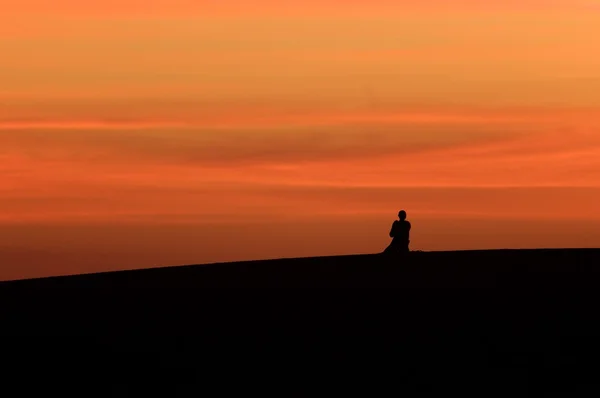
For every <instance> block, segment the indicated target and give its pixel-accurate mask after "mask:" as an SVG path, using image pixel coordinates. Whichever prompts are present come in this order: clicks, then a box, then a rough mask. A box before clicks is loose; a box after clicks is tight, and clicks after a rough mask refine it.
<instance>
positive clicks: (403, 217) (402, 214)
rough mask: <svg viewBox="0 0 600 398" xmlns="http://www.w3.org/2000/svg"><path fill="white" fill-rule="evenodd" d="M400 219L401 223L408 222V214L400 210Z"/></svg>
mask: <svg viewBox="0 0 600 398" xmlns="http://www.w3.org/2000/svg"><path fill="white" fill-rule="evenodd" d="M398 217H399V218H400V220H401V221H404V220H406V212H405V211H404V210H400V212H399V213H398Z"/></svg>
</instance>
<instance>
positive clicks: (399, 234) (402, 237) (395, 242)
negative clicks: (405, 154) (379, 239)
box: [384, 210, 411, 254]
mask: <svg viewBox="0 0 600 398" xmlns="http://www.w3.org/2000/svg"><path fill="white" fill-rule="evenodd" d="M398 218H399V220H396V221H394V223H393V224H392V229H391V230H390V238H392V243H390V245H389V246H388V247H387V248H386V249H385V251H384V253H388V254H403V253H408V251H409V249H408V245H409V244H410V228H411V225H410V222H409V221H407V220H406V212H405V211H404V210H401V211H400V212H399V213H398Z"/></svg>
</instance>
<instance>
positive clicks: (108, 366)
mask: <svg viewBox="0 0 600 398" xmlns="http://www.w3.org/2000/svg"><path fill="white" fill-rule="evenodd" d="M599 286H600V250H595V249H571V250H569V249H563V250H494V251H463V252H411V253H409V254H408V255H405V256H402V257H400V258H397V259H394V258H391V257H389V256H385V255H382V254H379V255H359V256H339V257H321V258H302V259H288V260H270V261H253V262H240V263H225V264H212V265H204V266H184V267H168V268H159V269H148V270H137V271H121V272H110V273H100V274H90V275H78V276H68V277H56V278H43V279H35V280H23V281H11V282H4V283H0V302H1V303H2V305H1V309H0V319H1V320H2V325H1V330H2V331H1V333H2V335H3V336H4V337H5V339H4V341H5V342H8V341H11V342H13V343H15V342H20V343H19V344H21V345H20V346H15V344H12V345H10V346H9V345H7V347H12V348H7V349H6V351H5V352H4V353H3V359H4V361H5V364H6V363H10V364H12V365H11V367H12V368H13V369H18V367H16V365H15V364H17V363H26V364H27V374H28V375H29V377H35V375H36V374H38V373H35V371H36V369H39V374H42V373H44V374H45V373H47V372H49V371H52V370H54V371H57V372H61V373H62V374H63V375H64V374H68V375H69V380H70V381H68V380H65V384H63V385H62V387H61V388H64V386H65V385H71V386H75V384H72V383H74V382H73V380H79V381H81V380H88V383H89V384H88V385H91V386H93V387H89V388H93V389H95V390H98V389H100V390H102V391H105V389H107V388H108V389H109V390H110V391H114V390H116V391H119V392H120V394H121V395H122V396H127V394H126V393H127V392H129V393H131V394H132V395H134V396H138V395H140V396H141V395H144V394H145V391H150V392H157V391H163V392H165V393H167V395H170V396H173V395H178V393H179V392H181V393H182V395H186V396H189V395H190V391H194V393H196V394H199V393H203V392H208V391H209V390H208V388H209V385H213V384H214V383H215V380H217V379H218V380H221V379H220V378H223V377H224V378H225V381H224V382H219V383H217V384H218V388H219V391H220V392H221V393H223V394H224V393H225V392H226V391H231V390H236V391H238V392H239V391H243V392H245V393H248V394H250V393H254V392H259V391H260V392H261V393H262V394H263V395H264V393H268V392H275V393H276V394H280V395H294V396H298V395H302V396H304V395H311V396H312V395H332V394H336V395H339V394H340V393H343V392H344V391H350V392H355V393H362V394H370V395H373V394H375V395H379V394H380V392H382V391H385V392H392V393H403V392H404V393H409V394H411V396H414V395H415V394H416V395H428V394H434V393H435V394H437V393H440V392H443V393H444V394H450V393H460V394H461V395H464V394H465V393H467V392H473V393H474V394H475V395H478V396H490V395H495V394H497V395H498V396H509V394H510V396H511V397H512V396H540V395H543V396H552V394H557V396H559V395H561V394H565V393H568V394H570V395H569V396H578V393H579V392H582V391H585V392H586V393H590V392H591V393H592V394H593V393H594V392H596V393H597V392H598V391H600V389H599V388H598V382H597V377H596V375H597V371H598V370H599V369H598V367H599V366H598V363H599V361H598V360H599V359H600V344H599V342H600V325H599V322H598V320H599V319H600V317H599V316H598V303H599V300H598V299H599V298H600V294H599V289H598V287H599ZM210 287H248V288H259V287H280V288H281V287H303V288H310V287H323V288H331V287H342V288H344V287H378V288H380V289H367V290H356V289H351V290H348V289H293V290H277V289H268V290H265V289H235V290H214V289H206V288H210ZM387 288H395V289H387ZM8 336H13V337H8ZM24 336H30V337H32V336H33V337H34V339H30V340H27V342H24V339H25V337H24ZM40 336H42V337H45V338H44V339H41V340H40ZM48 336H60V337H58V338H50V339H48V338H47V337H48ZM65 336H70V337H68V338H67V337H65ZM15 347H17V348H15ZM11 350H14V353H13V351H11ZM9 358H10V359H9ZM19 361H20V362H19ZM33 364H35V365H36V366H33ZM67 369H68V370H67ZM75 375H78V376H75ZM6 377H7V378H8V376H6ZM61 380H62V379H61ZM69 383H71V384H69ZM115 386H116V387H115ZM73 388H75V387H73ZM161 388H162V389H163V390H161ZM113 389H114V390H113ZM60 391H61V393H64V390H60ZM47 392H48V391H47ZM79 392H80V391H79ZM184 392H185V393H184ZM117 395H118V394H117Z"/></svg>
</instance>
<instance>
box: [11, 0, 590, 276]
mask: <svg viewBox="0 0 600 398" xmlns="http://www.w3.org/2000/svg"><path fill="white" fill-rule="evenodd" d="M401 208H403V209H406V210H407V211H408V215H409V220H410V221H411V222H412V224H413V235H412V245H411V247H412V249H413V250H454V249H457V250H458V249H487V248H490V249H491V248H535V247H599V246H600V0H505V1H481V0H455V1H447V0H422V1H413V0H410V1H409V0H368V1H367V0H345V1H343V2H342V1H341V0H228V1H222V0H210V1H209V0H104V1H98V2H93V4H92V2H86V1H81V0H4V1H3V2H2V7H1V9H0V280H1V279H17V278H26V277H35V276H47V275H60V274H70V273H84V272H96V271H104V270H113V269H130V268H139V267H150V266H162V265H178V264H196V263H210V262H221V261H233V260H245V259H263V258H279V257H296V256H316V255H336V254H355V253H374V252H380V251H381V250H383V249H384V248H385V247H386V246H387V245H388V243H389V238H388V235H387V234H388V232H389V228H390V226H391V223H392V222H393V220H394V219H395V218H396V214H397V212H398V210H400V209H401Z"/></svg>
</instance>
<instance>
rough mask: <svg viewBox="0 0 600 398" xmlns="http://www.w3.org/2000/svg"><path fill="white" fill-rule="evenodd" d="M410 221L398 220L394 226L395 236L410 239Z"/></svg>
mask: <svg viewBox="0 0 600 398" xmlns="http://www.w3.org/2000/svg"><path fill="white" fill-rule="evenodd" d="M410 228H411V225H410V222H408V221H396V225H395V228H394V232H395V234H394V237H395V238H396V239H399V240H408V239H409V236H410Z"/></svg>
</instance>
